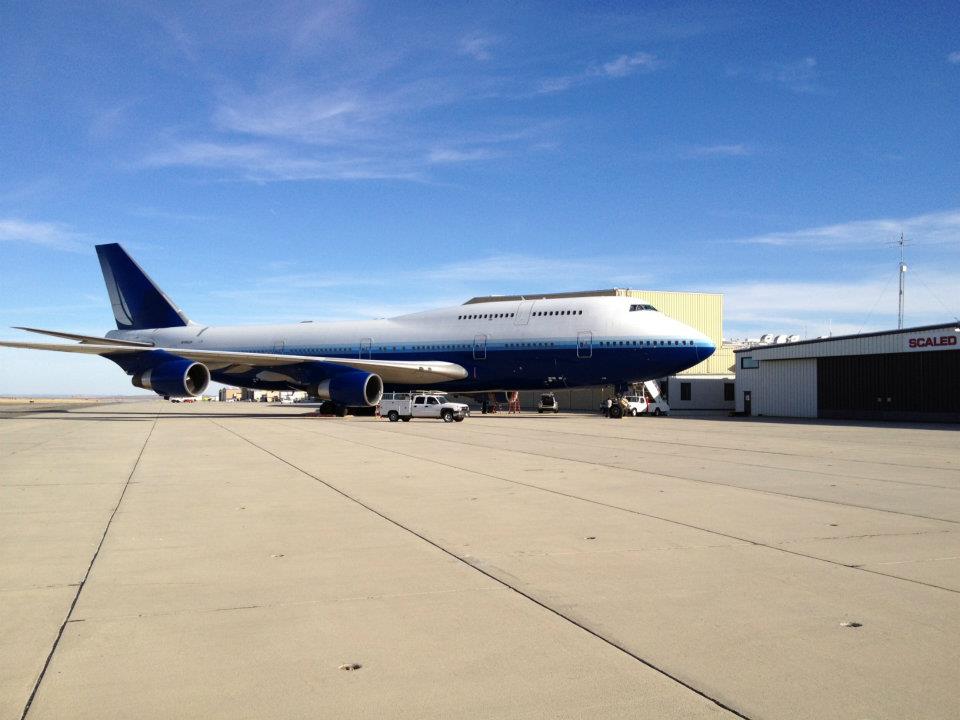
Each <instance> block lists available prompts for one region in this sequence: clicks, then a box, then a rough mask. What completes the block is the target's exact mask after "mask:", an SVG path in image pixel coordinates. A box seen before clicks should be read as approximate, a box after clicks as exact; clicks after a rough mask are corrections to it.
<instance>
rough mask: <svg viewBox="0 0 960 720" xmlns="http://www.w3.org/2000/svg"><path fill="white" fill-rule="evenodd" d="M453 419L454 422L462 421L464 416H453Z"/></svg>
mask: <svg viewBox="0 0 960 720" xmlns="http://www.w3.org/2000/svg"><path fill="white" fill-rule="evenodd" d="M454 420H455V421H456V422H463V421H464V418H462V417H457V418H454Z"/></svg>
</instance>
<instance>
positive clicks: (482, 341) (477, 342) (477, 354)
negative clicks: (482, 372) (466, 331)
mask: <svg viewBox="0 0 960 720" xmlns="http://www.w3.org/2000/svg"><path fill="white" fill-rule="evenodd" d="M473 359H474V360H486V359H487V336H486V335H475V336H474V338H473Z"/></svg>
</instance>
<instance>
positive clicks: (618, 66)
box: [600, 52, 660, 77]
mask: <svg viewBox="0 0 960 720" xmlns="http://www.w3.org/2000/svg"><path fill="white" fill-rule="evenodd" d="M658 67H660V61H659V60H657V58H656V56H655V55H651V54H650V53H645V52H638V53H635V54H633V55H621V56H620V57H618V58H616V59H614V60H611V61H610V62H607V63H604V64H603V65H601V66H600V70H601V74H603V75H606V76H607V77H625V76H626V75H630V74H631V73H633V72H636V71H640V70H646V71H651V70H656V69H657V68H658Z"/></svg>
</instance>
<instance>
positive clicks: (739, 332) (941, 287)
mask: <svg viewBox="0 0 960 720" xmlns="http://www.w3.org/2000/svg"><path fill="white" fill-rule="evenodd" d="M958 287H960V273H958V272H938V271H933V270H929V269H926V268H923V269H920V268H917V269H916V272H910V273H908V275H907V289H908V293H907V302H906V313H905V322H906V323H907V324H908V325H926V324H934V323H938V322H950V321H952V320H954V319H955V318H956V317H957V314H958V313H960V297H958V295H957V288H958ZM714 290H715V291H716V292H722V293H723V294H724V316H725V317H724V324H725V327H724V332H725V333H726V334H727V335H728V336H731V337H742V336H747V335H750V336H754V335H757V334H762V333H765V332H773V333H781V332H784V333H803V331H804V328H806V331H807V334H809V335H811V336H816V335H822V334H826V333H827V332H828V330H832V332H833V333H834V334H838V333H842V332H848V333H856V332H868V331H871V330H882V329H887V328H890V327H893V326H894V325H895V324H896V316H897V277H896V268H894V269H893V271H892V272H891V273H889V274H888V275H887V276H886V277H873V278H869V279H866V280H859V281H854V282H851V281H783V282H778V281H757V282H744V283H735V284H730V285H723V286H721V287H719V288H715V289H714Z"/></svg>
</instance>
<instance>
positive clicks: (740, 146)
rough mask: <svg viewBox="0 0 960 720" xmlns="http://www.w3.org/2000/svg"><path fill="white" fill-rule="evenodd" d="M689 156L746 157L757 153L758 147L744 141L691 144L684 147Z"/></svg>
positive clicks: (686, 155)
mask: <svg viewBox="0 0 960 720" xmlns="http://www.w3.org/2000/svg"><path fill="white" fill-rule="evenodd" d="M683 154H684V157H687V158H723V157H746V156H747V155H754V154H756V149H755V148H753V147H752V146H750V145H746V144H744V143H733V144H727V145H725V144H720V145H690V146H688V147H687V148H685V149H684V152H683Z"/></svg>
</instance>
